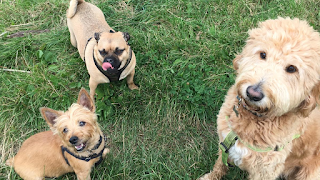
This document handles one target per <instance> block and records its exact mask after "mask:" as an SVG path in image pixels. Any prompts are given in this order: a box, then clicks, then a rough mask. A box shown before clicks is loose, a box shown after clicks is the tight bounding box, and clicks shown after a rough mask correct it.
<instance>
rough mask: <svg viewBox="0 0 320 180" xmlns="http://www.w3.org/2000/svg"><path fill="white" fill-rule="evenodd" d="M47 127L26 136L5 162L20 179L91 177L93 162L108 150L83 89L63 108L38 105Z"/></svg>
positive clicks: (93, 109) (101, 157)
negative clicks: (49, 129) (68, 106)
mask: <svg viewBox="0 0 320 180" xmlns="http://www.w3.org/2000/svg"><path fill="white" fill-rule="evenodd" d="M40 111H41V114H42V116H43V117H44V119H45V120H46V122H47V123H48V124H49V126H50V128H51V131H45V132H40V133H38V134H35V135H33V136H31V137H30V138H28V139H27V140H26V141H25V142H24V143H23V144H22V146H21V149H20V150H19V152H18V153H17V155H16V156H15V157H14V158H11V159H9V160H7V162H6V164H7V165H9V166H13V167H14V169H15V171H16V172H17V173H18V174H19V175H20V176H21V177H22V178H23V179H26V180H28V179H32V180H34V179H44V178H45V177H59V176H61V175H63V174H66V173H69V172H75V173H76V175H77V178H78V179H79V180H82V179H91V178H90V172H91V168H92V167H93V165H95V164H98V163H100V162H101V161H102V159H103V158H104V157H105V156H106V154H107V153H108V152H109V149H108V148H105V139H104V135H103V133H102V131H101V130H100V128H99V125H98V123H97V116H96V114H95V113H94V111H95V106H94V104H93V101H92V99H91V98H90V96H89V94H88V93H87V91H86V90H85V89H81V90H80V92H79V96H78V101H77V103H74V104H73V105H72V106H71V107H70V108H69V109H68V111H66V112H63V111H55V110H53V109H50V108H45V107H43V108H40Z"/></svg>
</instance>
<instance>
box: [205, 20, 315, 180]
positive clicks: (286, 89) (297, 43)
mask: <svg viewBox="0 0 320 180" xmlns="http://www.w3.org/2000/svg"><path fill="white" fill-rule="evenodd" d="M261 53H265V55H266V56H265V58H264V57H263V56H261ZM233 65H234V68H235V70H236V71H237V78H236V82H235V85H233V86H232V87H231V88H230V89H229V91H228V93H227V96H226V98H225V101H224V103H223V105H222V107H221V109H220V112H219V115H218V120H217V129H218V135H219V139H220V141H223V139H224V137H223V134H227V133H228V132H229V131H230V130H231V129H232V130H233V131H234V132H236V133H237V135H238V136H239V137H240V138H241V140H242V141H239V140H238V142H237V146H233V148H234V149H235V150H232V149H231V151H234V152H230V154H232V153H235V152H236V148H238V152H240V151H239V149H242V150H243V149H246V150H247V153H243V155H242V157H241V161H239V159H235V158H233V157H232V156H229V159H228V160H229V161H235V160H236V161H237V162H238V163H237V165H238V167H239V168H241V169H242V170H246V171H248V173H249V177H248V178H249V179H251V180H272V179H276V178H278V177H280V176H281V177H283V178H285V179H290V180H292V179H296V180H311V179H320V155H319V153H320V131H318V129H319V128H320V121H319V120H320V119H319V118H320V110H319V108H318V107H316V106H317V104H319V102H320V99H319V95H320V81H319V79H320V37H319V33H318V32H316V31H315V30H314V29H313V28H312V27H311V26H309V25H308V23H307V22H305V21H302V20H299V19H290V18H285V19H284V18H278V19H275V20H267V21H264V22H261V23H260V24H259V27H258V28H255V29H252V30H250V31H249V38H248V40H247V43H246V45H245V47H244V48H243V51H242V52H241V53H240V54H239V55H237V56H236V58H235V59H234V60H233ZM290 66H291V70H292V68H293V67H294V71H290V70H288V67H290ZM250 86H254V87H257V89H258V92H261V93H263V94H264V96H263V98H262V99H261V100H258V101H254V100H252V99H250V97H248V88H249V87H250ZM237 96H240V97H241V98H242V99H243V101H242V102H241V104H240V105H239V108H238V110H237V111H238V112H239V116H237V115H236V113H235V112H234V110H233V107H234V106H235V105H238V100H237V98H236V97H237ZM253 113H256V114H258V115H261V117H259V116H257V115H254V114H253ZM226 116H228V117H229V120H228V121H229V124H228V122H227V120H226ZM230 128H231V129H230ZM295 134H300V135H301V136H300V138H298V139H293V136H294V135H295ZM243 142H245V144H243ZM246 144H250V145H251V146H255V147H260V148H267V147H279V146H281V147H284V148H283V150H281V151H269V152H256V151H253V150H251V149H249V148H247V146H246ZM237 158H238V157H237ZM239 162H240V163H239ZM227 169H228V168H227V167H226V166H225V165H224V164H223V163H222V161H221V152H219V158H218V159H217V161H216V164H215V166H214V169H213V171H211V172H210V173H208V174H206V175H205V176H203V177H202V178H200V179H220V178H221V177H222V176H223V175H225V174H226V172H227Z"/></svg>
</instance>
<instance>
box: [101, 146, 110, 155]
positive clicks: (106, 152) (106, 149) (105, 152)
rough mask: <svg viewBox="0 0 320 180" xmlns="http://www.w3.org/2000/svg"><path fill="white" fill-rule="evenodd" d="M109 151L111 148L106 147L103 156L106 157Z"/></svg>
mask: <svg viewBox="0 0 320 180" xmlns="http://www.w3.org/2000/svg"><path fill="white" fill-rule="evenodd" d="M109 152H110V149H109V148H105V149H104V150H103V153H102V156H103V157H105V156H106V155H107V154H108V153H109Z"/></svg>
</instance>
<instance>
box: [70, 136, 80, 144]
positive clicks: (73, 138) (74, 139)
mask: <svg viewBox="0 0 320 180" xmlns="http://www.w3.org/2000/svg"><path fill="white" fill-rule="evenodd" d="M78 140H79V138H78V137H77V136H72V137H71V138H70V139H69V142H70V143H71V144H76V143H77V142H78Z"/></svg>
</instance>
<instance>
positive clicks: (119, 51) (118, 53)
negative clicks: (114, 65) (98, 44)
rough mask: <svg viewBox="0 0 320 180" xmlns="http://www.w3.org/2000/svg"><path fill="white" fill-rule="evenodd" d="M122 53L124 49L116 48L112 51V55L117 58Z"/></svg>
mask: <svg viewBox="0 0 320 180" xmlns="http://www.w3.org/2000/svg"><path fill="white" fill-rule="evenodd" d="M123 51H124V49H118V48H116V50H115V51H114V53H115V54H116V55H118V56H119V55H121V54H122V53H123Z"/></svg>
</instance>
